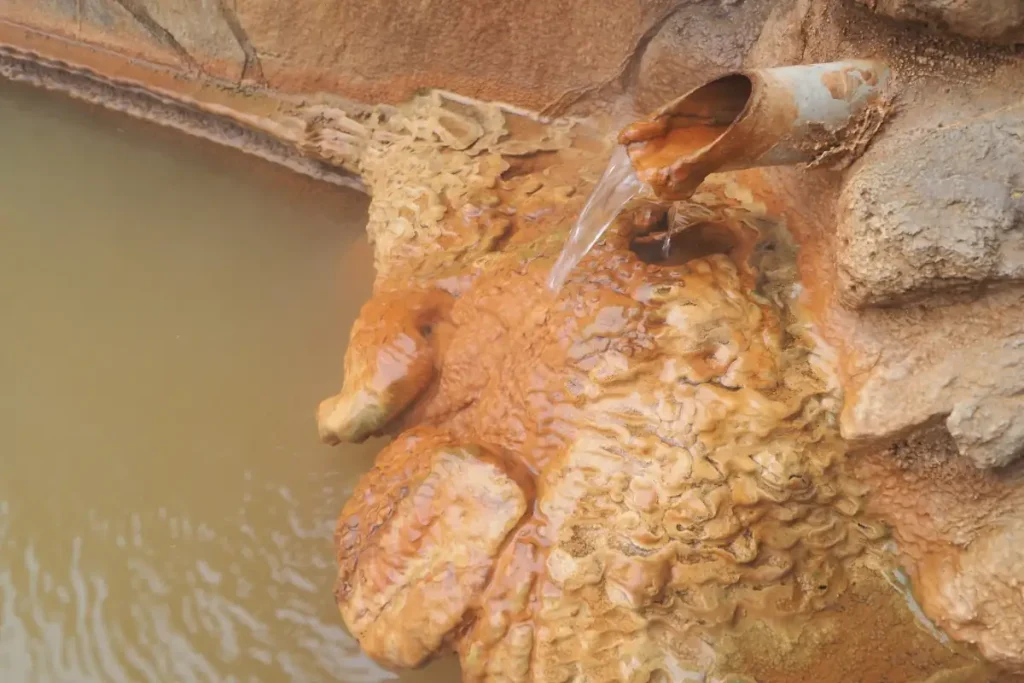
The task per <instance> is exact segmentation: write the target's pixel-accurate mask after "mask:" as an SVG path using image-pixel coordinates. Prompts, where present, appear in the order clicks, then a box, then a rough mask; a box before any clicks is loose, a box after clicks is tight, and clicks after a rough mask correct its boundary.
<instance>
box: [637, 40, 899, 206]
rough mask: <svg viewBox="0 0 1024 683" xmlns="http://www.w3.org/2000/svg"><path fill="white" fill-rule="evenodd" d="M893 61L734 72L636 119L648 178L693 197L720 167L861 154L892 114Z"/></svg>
mask: <svg viewBox="0 0 1024 683" xmlns="http://www.w3.org/2000/svg"><path fill="white" fill-rule="evenodd" d="M889 78H890V72H889V68H888V67H887V66H886V65H885V64H882V63H881V62H875V61H867V60H850V61H844V62H832V63H828V64H807V65H802V66H787V67H781V68H777V69H759V70H754V71H744V72H739V73H734V74H729V75H727V76H723V77H721V78H718V79H715V80H713V81H711V82H709V83H706V84H705V85H702V86H700V87H699V88H696V89H694V90H691V91H690V92H689V93H687V94H685V95H683V96H682V97H680V98H679V99H677V100H674V101H673V102H670V103H669V104H667V105H665V106H664V107H662V108H661V109H659V110H658V111H656V112H655V113H654V114H653V115H652V116H651V117H649V118H648V119H647V120H644V121H639V122H637V123H634V124H632V125H630V126H629V127H627V128H626V129H625V130H623V131H622V133H621V134H620V136H619V141H620V142H621V143H623V144H626V145H627V148H628V152H629V157H630V160H631V161H632V163H633V166H634V167H635V168H636V169H637V174H638V176H639V178H640V180H641V181H642V182H644V183H646V184H649V185H650V186H651V187H652V188H653V190H654V192H655V194H657V195H658V196H659V197H660V198H662V199H675V200H678V199H686V198H688V197H689V196H690V195H692V194H693V193H694V191H695V190H696V189H697V187H698V186H700V184H701V183H702V182H704V179H705V178H706V177H707V176H708V175H710V174H712V173H717V172H719V171H737V170H741V169H745V168H754V167H758V166H778V165H785V164H798V163H808V162H817V163H825V162H827V161H829V160H830V159H838V158H842V157H844V156H845V157H851V156H855V155H856V154H857V153H859V151H861V150H862V149H863V147H864V146H866V144H867V142H868V141H869V140H870V138H871V136H872V134H873V133H874V132H875V130H877V128H878V127H879V125H880V124H881V122H882V120H883V118H884V113H885V111H884V110H885V97H884V92H885V89H886V87H887V85H888V83H889Z"/></svg>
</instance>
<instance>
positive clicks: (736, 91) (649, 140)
mask: <svg viewBox="0 0 1024 683" xmlns="http://www.w3.org/2000/svg"><path fill="white" fill-rule="evenodd" d="M753 91H754V85H753V82H752V81H751V80H750V78H749V77H748V76H744V75H743V74H732V75H729V76H723V77H722V78H719V79H717V80H714V81H711V82H710V83H707V84H705V85H702V86H701V87H699V88H697V89H696V90H693V91H691V92H689V93H688V94H686V95H683V96H682V97H681V98H679V99H678V100H675V101H674V102H671V103H670V104H668V105H666V106H665V107H663V108H662V109H661V110H659V111H658V112H657V114H656V115H655V117H654V119H653V120H649V121H644V122H639V123H635V124H633V125H632V126H630V127H628V128H627V129H626V130H624V131H623V132H622V134H621V135H620V138H619V139H620V142H624V143H640V144H637V145H631V147H630V158H631V160H632V162H633V167H634V168H635V169H636V170H637V172H638V173H640V177H641V179H645V178H644V172H645V171H653V172H658V171H659V170H662V169H667V168H670V167H672V166H674V165H678V164H680V163H683V164H685V163H686V162H687V161H690V160H693V159H696V157H697V156H698V155H699V154H700V153H701V152H702V151H703V150H705V149H706V148H708V147H710V146H711V145H713V144H714V143H715V142H717V141H718V140H719V139H720V138H721V137H722V136H723V135H725V133H726V131H727V130H729V127H730V126H732V124H733V123H735V122H736V120H737V119H739V118H740V116H741V115H742V114H743V112H744V111H746V108H747V104H748V103H749V102H750V98H751V95H752V93H753ZM650 180H651V179H650V178H646V179H645V182H650Z"/></svg>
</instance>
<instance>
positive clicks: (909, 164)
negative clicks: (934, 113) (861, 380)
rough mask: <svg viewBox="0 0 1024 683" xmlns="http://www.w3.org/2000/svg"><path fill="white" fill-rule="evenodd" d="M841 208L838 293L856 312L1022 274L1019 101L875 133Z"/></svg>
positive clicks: (1023, 174) (1023, 178)
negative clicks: (961, 117) (938, 124)
mask: <svg viewBox="0 0 1024 683" xmlns="http://www.w3.org/2000/svg"><path fill="white" fill-rule="evenodd" d="M837 213H838V221H839V222H838V226H837V239H838V241H837V246H838V248H837V255H836V265H837V270H838V274H839V288H840V296H841V297H842V300H843V302H844V303H846V304H847V305H849V306H852V307H854V308H862V307H865V306H890V305H894V304H904V303H907V302H909V301H913V300H917V299H921V298H923V297H925V296H928V295H932V294H935V293H937V292H941V291H948V290H958V289H967V288H973V287H975V286H977V285H978V284H980V283H992V282H996V281H1002V282H1007V281H1014V280H1018V281H1020V280H1024V105H1018V106H1017V107H1015V108H1011V109H1008V110H1005V111H1003V112H1000V113H995V114H990V115H988V116H983V117H978V118H975V119H971V120H968V121H965V122H962V123H958V124H954V125H951V126H948V127H944V128H938V129H928V128H925V129H917V130H912V131H906V132H903V133H900V134H895V135H890V136H888V137H885V138H883V139H881V140H880V141H879V143H878V144H877V145H876V146H875V147H874V148H872V149H871V150H869V152H868V153H867V154H866V155H865V157H864V158H863V159H862V160H861V162H860V163H859V164H858V165H857V167H856V168H855V169H854V170H853V171H852V172H851V174H850V175H849V176H848V178H847V180H846V183H845V185H844V187H843V190H842V193H841V195H840V198H839V202H838V211H837Z"/></svg>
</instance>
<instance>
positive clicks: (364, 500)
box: [320, 94, 1024, 681]
mask: <svg viewBox="0 0 1024 683" xmlns="http://www.w3.org/2000/svg"><path fill="white" fill-rule="evenodd" d="M431 97H432V99H423V100H420V101H419V103H418V104H417V105H416V107H414V108H412V109H408V110H406V111H405V113H404V114H401V115H393V116H391V117H390V118H389V119H388V120H389V121H390V123H389V124H388V126H390V128H389V130H390V134H388V135H381V134H374V135H373V136H370V137H371V138H372V141H371V142H370V143H368V144H370V145H373V146H377V151H375V152H374V153H373V154H370V155H364V157H363V158H365V159H380V160H382V161H381V162H380V163H381V166H380V167H379V168H380V169H381V172H380V175H375V172H374V171H373V169H369V172H367V171H365V170H364V172H363V177H364V178H370V179H371V190H372V191H373V194H374V204H375V206H374V208H373V209H371V227H370V230H371V236H372V237H373V238H374V239H375V240H376V245H377V254H378V268H379V272H380V277H379V278H378V283H377V288H376V294H375V296H374V297H373V299H371V300H370V301H369V302H368V303H367V304H366V306H365V307H364V309H363V312H362V314H361V315H360V318H359V320H358V321H357V323H356V325H355V327H354V328H353V331H352V339H351V344H350V346H349V350H348V352H347V354H346V358H345V382H344V386H343V388H342V390H341V392H340V393H339V394H338V395H337V396H335V397H332V398H330V399H328V400H326V401H324V403H323V404H322V405H321V408H320V429H321V435H322V436H323V438H324V439H325V440H327V441H329V442H337V441H339V440H362V439H364V438H366V437H367V436H369V435H371V434H378V433H383V432H389V433H395V434H397V437H396V439H395V440H394V441H393V442H392V443H391V444H390V445H389V446H387V447H386V448H385V449H384V450H383V451H382V452H381V454H380V455H379V456H378V460H377V463H376V465H375V467H374V468H373V470H372V471H371V472H370V473H369V474H368V475H367V476H366V477H365V478H364V479H363V481H362V482H361V483H360V485H359V486H358V488H357V490H356V491H355V493H354V495H353V496H352V498H351V500H350V501H349V502H348V503H347V505H346V506H345V508H344V510H343V511H342V514H341V518H340V520H339V522H338V527H337V534H336V540H337V547H338V560H339V567H340V568H339V575H338V581H337V590H336V595H337V599H338V603H339V605H340V607H341V612H342V615H343V616H344V618H345V621H346V623H347V625H348V626H349V628H350V629H351V630H352V632H353V633H354V634H355V635H356V637H357V638H358V639H359V641H360V644H361V645H362V647H363V648H364V649H365V650H366V651H367V652H368V653H369V654H370V655H371V656H373V657H375V658H376V659H378V660H380V661H382V662H384V663H386V664H388V665H391V666H395V667H415V666H418V665H420V664H422V663H424V662H425V661H427V660H428V659H430V658H431V657H434V656H437V655H439V654H442V653H444V652H449V651H455V652H456V653H457V654H458V656H459V658H460V662H461V664H462V670H463V677H464V679H465V680H467V681H570V680H588V681H682V680H723V681H725V680H757V681H851V680H864V681H869V680H870V681H881V680H900V681H924V680H979V681H980V680H987V679H989V678H992V677H993V676H997V675H1002V676H1005V675H1008V674H995V673H993V672H992V670H990V669H989V668H988V665H986V664H983V663H981V661H980V660H979V659H978V657H977V654H976V651H975V650H974V649H972V648H969V647H965V646H962V645H959V644H957V643H956V642H954V641H952V640H950V638H949V636H947V635H946V633H943V632H941V631H939V630H938V628H937V627H936V625H935V624H934V623H933V622H932V621H931V620H930V619H929V617H931V619H935V620H936V621H937V622H938V624H939V625H940V626H942V627H944V628H945V629H946V631H947V632H948V634H949V635H952V636H953V638H954V639H958V640H960V641H965V642H968V643H974V642H977V643H979V644H980V645H981V647H982V650H983V651H984V652H985V654H987V655H988V656H989V657H990V658H992V659H994V660H997V661H1000V662H1002V663H1008V664H1010V665H1019V663H1020V662H1021V657H1020V655H1021V646H1022V643H1024V639H1022V638H1021V637H1020V636H1019V635H1017V634H1018V633H1020V629H1019V628H1017V626H1016V625H1017V621H1016V620H1017V619H1019V615H1020V614H1022V613H1024V609H1022V607H1024V606H1022V604H1021V603H1022V600H1021V595H1020V589H1019V583H1015V582H1017V581H1018V580H1019V579H1020V578H1021V577H1020V575H1021V571H1022V570H1021V569H1020V568H1019V559H1020V558H1019V555H1017V554H1015V553H1017V552H1019V551H1015V550H1013V547H1015V546H1014V545H1013V544H1011V542H1012V541H1013V538H1012V537H1013V536H1014V535H1016V536H1019V534H1020V527H1019V524H1018V525H1014V524H1013V523H1012V521H1011V519H1012V517H1013V514H1014V513H1013V509H1014V508H1015V507H1016V506H1017V501H1019V500H1020V499H1021V498H1022V496H1024V487H1022V486H1021V485H1020V484H1018V483H1017V480H1015V479H1005V478H1001V479H999V482H998V484H996V483H991V482H990V483H986V477H985V476H983V475H981V474H975V475H972V476H974V479H973V480H971V481H976V482H977V483H976V485H973V484H972V486H974V490H976V491H978V496H977V498H976V500H977V504H975V503H973V502H971V501H964V500H956V501H948V503H949V504H948V505H945V506H943V505H941V504H939V509H938V510H933V509H932V504H931V503H930V502H928V493H927V491H930V490H931V489H932V488H933V487H934V488H936V489H938V490H941V488H942V483H941V482H943V481H946V482H949V481H950V479H951V478H954V477H956V474H955V473H952V472H951V471H950V470H949V467H948V466H947V465H944V464H943V463H942V462H939V463H938V464H936V459H939V460H941V457H942V456H941V455H940V453H942V452H943V451H939V450H934V451H929V458H930V459H929V458H924V459H921V458H904V459H903V460H901V459H900V458H899V457H893V456H892V454H891V453H883V452H881V451H879V450H878V449H875V450H873V451H871V452H870V453H868V454H857V453H849V452H848V447H847V444H846V442H845V441H844V439H843V438H842V437H841V435H840V428H839V417H840V409H841V401H840V400H839V385H838V378H837V377H836V376H835V375H833V368H834V367H835V365H836V363H835V361H834V357H833V353H832V352H831V351H830V349H829V347H828V346H827V345H826V344H824V343H823V342H822V341H821V340H820V339H818V337H817V334H816V332H815V327H814V325H813V324H812V319H811V317H810V316H809V315H808V312H807V311H806V310H805V309H804V307H803V305H802V304H801V300H802V297H801V291H802V288H801V285H800V284H799V279H798V273H797V260H796V252H797V248H796V246H795V244H794V242H793V240H792V238H791V237H790V235H789V233H788V232H787V230H786V226H785V225H784V223H783V221H781V220H779V219H777V218H775V217H773V216H772V215H771V212H770V211H769V210H768V209H767V208H766V204H765V203H763V202H761V201H760V200H759V199H758V196H757V192H756V190H752V189H751V188H750V187H747V186H745V185H744V184H743V183H741V182H739V181H738V179H736V178H723V179H720V180H719V181H716V182H712V183H711V184H709V185H707V186H706V187H705V189H703V190H702V192H701V193H700V194H698V195H696V196H695V197H694V198H693V200H692V201H690V202H683V203H678V202H677V203H675V204H666V203H659V202H655V201H654V200H652V199H642V200H639V201H638V202H635V203H634V204H633V205H630V206H629V207H628V208H627V210H626V212H624V214H623V215H622V216H621V217H620V219H619V220H618V221H617V222H616V224H615V226H614V227H613V229H612V231H611V234H610V235H609V236H608V237H607V238H606V239H605V240H604V241H602V242H601V243H600V244H599V245H598V246H597V248H595V249H594V251H592V252H591V254H590V255H589V256H588V257H587V258H586V259H584V261H583V262H582V264H581V265H580V267H579V268H578V269H577V270H576V271H575V272H574V273H573V274H572V276H571V277H570V280H569V282H568V283H567V284H566V285H565V287H564V288H563V289H562V290H561V291H559V292H557V293H554V292H551V291H549V290H548V289H547V288H546V285H545V281H546V278H547V275H548V272H549V270H550V267H551V265H552V264H553V262H554V259H555V257H556V256H557V254H558V252H559V250H560V248H561V245H562V242H563V240H564V237H565V234H566V232H567V230H568V228H569V227H570V226H571V223H572V220H573V218H574V217H575V215H576V214H577V213H578V212H579V209H580V207H581V205H582V202H583V199H584V198H585V195H586V192H587V190H588V189H589V186H590V180H591V179H592V178H593V177H594V175H595V173H596V172H598V171H599V170H600V165H601V162H602V160H603V156H602V155H603V153H604V150H603V148H602V147H601V146H600V145H596V144H595V143H593V142H589V143H588V142H587V140H586V136H584V135H574V133H573V131H572V130H571V127H570V126H569V124H565V125H563V127H561V128H558V127H556V128H551V129H549V128H546V127H544V126H540V125H539V124H538V123H536V122H535V121H532V120H530V119H528V118H526V117H522V116H518V115H514V114H508V113H502V112H501V111H500V110H499V109H497V108H493V107H483V108H474V107H473V106H470V105H469V104H467V103H465V102H461V103H460V102H454V101H451V100H448V99H446V98H445V97H444V96H441V95H438V94H435V95H433V96H431ZM375 125H379V124H375ZM371 163H372V162H371ZM385 171H387V172H385ZM375 183H376V184H377V185H376V187H375V186H374V184H375ZM892 448H899V446H893V447H892ZM904 448H906V447H904ZM904 452H905V451H904ZM945 457H946V458H947V459H949V461H950V462H952V463H956V464H954V465H953V466H954V467H958V466H962V463H963V460H962V459H960V458H958V456H957V455H956V454H955V452H954V453H946V456H945ZM922 463H930V464H927V465H926V466H925V467H926V469H925V470H923V471H918V470H917V468H919V467H921V466H922ZM968 467H969V466H968ZM961 469H962V467H961ZM985 486H998V487H1000V488H999V491H1000V493H999V494H995V493H992V494H985V493H984V492H983V491H982V489H983V487H985ZM957 490H962V489H957ZM922 518H925V519H927V523H925V522H924V521H923V520H922ZM887 522H888V524H887ZM890 525H891V526H890ZM967 546H969V549H968V550H966V551H965V550H963V548H965V547H967ZM901 564H902V565H903V566H904V567H906V571H904V569H902V568H900V566H901ZM907 572H909V574H908V573H907ZM910 578H912V579H913V585H914V590H915V591H916V594H917V595H918V596H919V598H920V600H921V605H919V604H918V602H917V601H916V600H915V599H914V597H913V594H912V592H911V589H910V585H911V582H910ZM918 584H920V585H918ZM1015 591H1016V592H1015ZM922 606H923V610H922ZM926 615H927V616H926ZM705 677H706V678H705ZM930 677H935V678H930Z"/></svg>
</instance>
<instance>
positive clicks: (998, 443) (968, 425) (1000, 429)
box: [946, 396, 1024, 468]
mask: <svg viewBox="0 0 1024 683" xmlns="http://www.w3.org/2000/svg"><path fill="white" fill-rule="evenodd" d="M946 427H947V429H949V433H950V434H951V435H952V436H953V439H954V440H955V441H956V444H957V448H958V449H959V451H960V454H961V455H964V456H966V457H968V458H970V459H971V461H972V462H974V464H975V465H977V466H978V467H982V468H989V467H1002V466H1004V465H1008V464H1010V463H1011V462H1012V461H1013V460H1015V459H1016V458H1017V457H1019V456H1020V455H1021V452H1022V451H1024V396H989V397H985V398H982V399H980V400H978V399H975V400H969V401H962V402H960V403H957V404H956V405H955V406H953V411H952V412H951V413H950V414H949V417H947V418H946Z"/></svg>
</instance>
